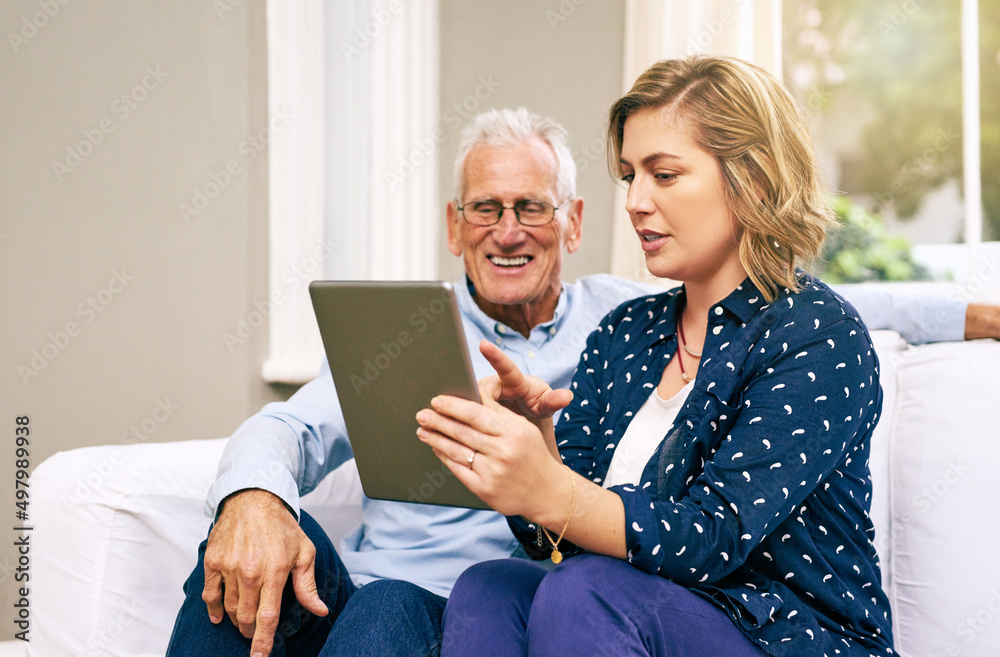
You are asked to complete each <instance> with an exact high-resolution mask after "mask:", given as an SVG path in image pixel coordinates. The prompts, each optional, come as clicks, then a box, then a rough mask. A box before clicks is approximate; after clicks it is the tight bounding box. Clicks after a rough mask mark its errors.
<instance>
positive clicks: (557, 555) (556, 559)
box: [538, 467, 576, 564]
mask: <svg viewBox="0 0 1000 657" xmlns="http://www.w3.org/2000/svg"><path fill="white" fill-rule="evenodd" d="M566 470H567V471H568V472H569V483H570V484H571V485H572V486H573V498H572V500H570V503H569V514H567V516H566V523H565V524H564V525H563V528H562V531H561V532H559V538H557V539H556V540H554V541H553V540H552V537H551V536H549V532H548V530H547V529H545V527H542V525H541V524H539V525H538V526H539V528H541V530H542V531H543V532H545V538H547V539H549V543H552V563H555V564H558V563H560V562H561V561H562V560H563V556H562V552H560V551H559V542H560V541H562V539H563V536H565V535H566V528H567V527H569V521H570V520H572V519H573V511H574V509H576V477H574V476H573V471H572V470H570V469H569V468H568V467H567V468H566Z"/></svg>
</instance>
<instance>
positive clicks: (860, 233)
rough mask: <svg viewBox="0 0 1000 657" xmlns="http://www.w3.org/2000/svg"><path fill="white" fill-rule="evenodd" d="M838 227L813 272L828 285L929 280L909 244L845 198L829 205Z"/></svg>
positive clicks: (830, 236) (826, 244)
mask: <svg viewBox="0 0 1000 657" xmlns="http://www.w3.org/2000/svg"><path fill="white" fill-rule="evenodd" d="M831 207H832V208H833V211H834V213H835V214H836V217H837V222H838V223H839V224H840V226H839V228H838V229H837V230H835V231H834V232H832V233H831V234H830V235H829V236H828V237H827V239H826V243H825V244H824V245H823V252H822V253H821V254H820V257H819V260H817V262H816V263H815V264H814V267H813V268H814V270H815V271H816V274H817V275H819V277H820V278H822V279H823V280H824V281H826V282H827V283H861V282H864V281H926V280H931V278H932V277H931V275H930V272H929V271H928V270H927V268H926V267H924V266H923V265H921V264H920V263H918V262H914V261H913V255H912V253H911V251H910V242H909V240H907V239H906V238H905V237H901V236H899V235H890V234H889V232H888V231H887V230H886V228H885V224H883V223H882V218H881V217H879V216H878V215H877V214H872V213H870V212H868V211H867V210H865V209H864V208H863V207H861V206H860V205H856V204H854V203H852V202H851V201H850V199H848V198H847V197H845V196H841V197H838V198H836V199H834V200H833V201H832V203H831Z"/></svg>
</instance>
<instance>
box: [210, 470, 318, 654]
mask: <svg viewBox="0 0 1000 657" xmlns="http://www.w3.org/2000/svg"><path fill="white" fill-rule="evenodd" d="M315 558H316V548H315V547H314V546H313V544H312V541H310V540H309V539H308V538H307V537H306V535H305V533H304V532H303V531H302V529H301V528H300V527H299V525H298V523H297V522H296V520H295V517H294V516H293V515H292V514H291V513H290V512H289V511H288V509H287V508H286V507H285V505H284V503H282V501H281V500H280V499H279V498H278V497H277V496H276V495H273V494H271V493H269V492H267V491H265V490H257V489H251V490H244V491H240V492H238V493H235V494H233V495H231V496H230V497H228V498H227V499H226V501H225V503H224V505H223V507H222V513H220V514H219V519H218V520H217V521H216V523H215V527H213V528H212V532H211V533H210V534H209V536H208V546H207V548H206V549H205V590H204V591H203V592H202V595H201V598H202V600H204V601H205V604H206V605H207V606H208V616H209V618H210V619H211V621H212V622H213V623H216V624H218V623H221V622H222V613H223V611H225V613H226V614H228V615H229V619H230V620H231V621H232V622H233V624H234V625H236V626H237V627H238V628H239V629H240V633H241V634H242V635H243V636H245V637H247V638H248V639H250V638H252V639H253V644H252V645H251V647H250V654H251V655H252V657H257V656H258V655H260V656H261V657H266V656H267V655H269V654H270V653H271V647H272V646H273V644H274V633H275V631H276V630H277V628H278V616H279V613H280V610H281V593H282V591H283V590H284V588H285V583H286V582H287V581H288V576H289V573H291V577H292V588H293V589H294V591H295V597H296V598H297V599H298V601H299V604H301V605H302V606H303V607H305V608H306V609H308V610H309V611H311V612H312V613H314V614H316V615H317V616H326V615H327V613H329V611H328V609H327V607H326V605H325V604H323V601H322V600H320V597H319V595H318V594H317V593H316V579H315V577H314V573H313V567H314V564H315ZM223 594H225V599H223Z"/></svg>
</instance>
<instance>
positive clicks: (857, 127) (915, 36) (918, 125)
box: [783, 0, 1000, 279]
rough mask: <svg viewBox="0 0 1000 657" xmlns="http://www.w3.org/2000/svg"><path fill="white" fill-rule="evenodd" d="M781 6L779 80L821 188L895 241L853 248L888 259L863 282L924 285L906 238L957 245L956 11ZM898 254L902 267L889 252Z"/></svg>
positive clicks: (878, 4)
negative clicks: (796, 103) (805, 136)
mask: <svg viewBox="0 0 1000 657" xmlns="http://www.w3.org/2000/svg"><path fill="white" fill-rule="evenodd" d="M997 2H1000V0H989V3H993V4H995V3H997ZM783 6H784V16H783V23H784V24H783V35H784V36H783V38H784V62H785V64H784V66H785V70H784V74H785V79H786V81H787V82H788V83H789V86H791V87H792V88H793V89H794V91H795V93H797V94H798V95H799V97H800V100H801V102H802V104H803V106H804V107H805V108H806V110H807V112H808V113H809V114H810V121H811V127H812V129H813V137H814V139H815V141H816V147H817V152H818V154H819V158H820V165H821V167H822V168H823V170H824V173H825V174H826V176H827V183H828V185H829V186H830V187H831V188H832V189H835V190H838V191H840V192H843V193H845V194H846V199H845V200H844V204H843V205H844V206H846V204H847V202H848V201H849V202H850V204H851V205H852V207H855V208H856V210H861V209H864V210H867V211H869V212H871V213H873V214H875V215H880V216H881V217H882V219H883V221H884V226H885V231H887V233H888V234H891V235H899V236H903V237H904V238H905V239H904V240H898V239H897V240H895V241H894V240H893V239H892V238H887V237H884V236H883V237H882V238H881V239H880V238H879V237H878V236H877V235H876V236H875V237H874V238H871V236H869V238H866V239H867V240H868V241H867V244H860V245H855V247H856V248H857V249H860V250H861V251H865V250H866V249H867V251H868V252H867V253H865V254H863V255H866V256H867V257H871V258H874V261H875V262H876V264H877V263H878V261H879V258H881V259H882V260H888V261H889V264H888V265H887V266H886V267H884V268H883V270H882V271H881V273H878V272H876V274H878V275H875V276H874V277H881V278H889V279H896V278H899V277H900V276H902V277H905V278H921V277H924V276H922V274H923V275H926V272H921V270H920V267H919V266H918V267H916V268H911V269H909V270H908V269H907V266H906V263H905V261H906V259H907V257H908V256H906V255H905V254H906V249H905V242H906V240H908V241H909V242H911V243H912V244H914V245H919V244H949V243H956V242H960V241H962V217H963V207H962V115H961V112H962V107H961V50H960V46H959V44H960V41H959V37H960V34H959V32H960V3H959V2H934V3H930V2H926V3H918V2H912V3H911V2H898V0H896V1H893V2H888V1H886V0H878V1H875V2H872V1H870V0H785V1H784V4H783ZM983 13H984V14H985V13H986V7H983ZM984 93H985V90H984ZM984 186H985V185H984ZM852 211H854V210H852ZM845 212H846V210H845ZM855 223H856V224H864V225H866V226H874V227H872V228H870V230H869V232H873V231H874V232H877V231H878V228H877V226H878V224H877V223H875V224H871V222H867V223H866V222H855ZM861 241H862V242H864V240H861ZM887 244H888V246H887ZM901 245H902V247H903V248H902V253H903V254H904V255H902V256H900V259H901V260H902V261H903V263H902V264H900V262H894V261H893V258H894V257H896V256H894V255H893V254H892V253H891V252H892V251H893V249H894V248H898V247H900V246H901ZM857 257H859V256H858V254H855V259H857ZM930 264H931V267H932V269H935V267H934V264H933V263H930ZM939 273H946V272H944V271H940V272H939Z"/></svg>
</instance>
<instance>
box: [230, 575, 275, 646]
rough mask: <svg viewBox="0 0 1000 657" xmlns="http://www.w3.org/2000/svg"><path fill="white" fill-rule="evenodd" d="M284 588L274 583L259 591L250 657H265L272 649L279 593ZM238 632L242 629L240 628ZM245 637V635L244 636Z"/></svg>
mask: <svg viewBox="0 0 1000 657" xmlns="http://www.w3.org/2000/svg"><path fill="white" fill-rule="evenodd" d="M283 588H284V587H283V586H281V585H280V584H278V585H275V584H274V583H269V584H265V585H264V588H262V589H261V591H260V604H259V605H258V606H257V616H256V619H255V628H254V632H253V635H252V636H253V642H252V643H251V644H250V655H251V657H258V655H259V656H260V657H267V656H268V655H270V654H271V648H272V647H274V633H275V632H276V631H277V629H278V616H279V614H280V613H281V591H282V589H283ZM240 631H241V632H242V631H243V628H242V627H240ZM244 636H245V635H244Z"/></svg>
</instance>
